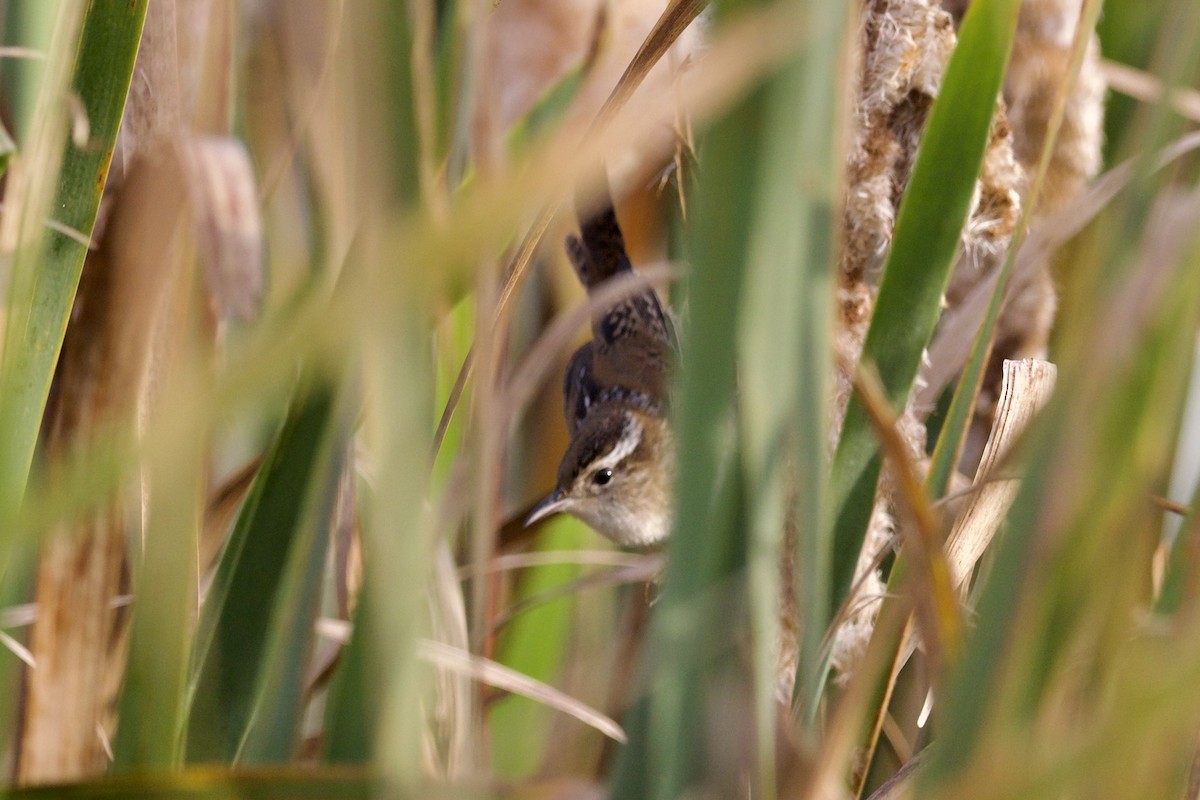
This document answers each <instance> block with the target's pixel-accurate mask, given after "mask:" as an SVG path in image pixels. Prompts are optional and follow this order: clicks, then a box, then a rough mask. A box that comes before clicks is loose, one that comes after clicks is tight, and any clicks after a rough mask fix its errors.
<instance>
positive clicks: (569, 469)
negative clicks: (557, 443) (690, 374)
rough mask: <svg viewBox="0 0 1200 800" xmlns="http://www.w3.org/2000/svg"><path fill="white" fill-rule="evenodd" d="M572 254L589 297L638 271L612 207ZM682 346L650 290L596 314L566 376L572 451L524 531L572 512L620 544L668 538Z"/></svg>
mask: <svg viewBox="0 0 1200 800" xmlns="http://www.w3.org/2000/svg"><path fill="white" fill-rule="evenodd" d="M567 254H568V255H569V256H570V259H571V264H572V265H573V266H574V267H575V273H576V274H577V275H578V276H579V280H580V281H581V282H582V283H583V285H584V288H586V289H587V290H588V292H589V293H590V292H591V291H592V290H594V289H595V288H596V287H597V286H599V285H600V284H601V283H602V282H604V281H605V280H608V279H609V278H612V277H614V276H617V275H621V274H623V273H626V272H631V271H632V270H633V266H632V265H631V264H630V262H629V255H628V254H627V253H626V250H625V239H624V237H623V236H622V234H621V228H620V226H619V225H618V224H617V216H616V213H615V212H614V211H613V209H612V207H611V205H610V206H609V207H608V208H606V209H604V210H603V211H601V212H600V213H598V214H596V215H594V216H592V217H590V218H588V219H586V220H584V221H583V223H582V224H581V226H580V236H578V237H576V236H568V237H567ZM678 349H679V345H678V342H677V340H676V338H675V328H674V326H673V325H672V323H671V319H670V317H668V316H667V314H666V313H665V312H664V311H663V307H662V304H661V303H659V300H658V295H657V294H655V292H654V290H653V289H646V290H645V291H642V292H639V293H637V294H634V295H632V296H631V297H628V298H626V299H624V300H622V301H620V302H619V303H617V304H616V305H613V306H611V307H609V308H606V309H604V310H603V311H602V312H600V313H599V314H596V315H595V316H593V318H592V339H591V341H588V342H586V343H584V344H583V345H582V346H581V347H580V348H579V349H578V350H576V351H575V354H574V355H573V356H571V361H570V362H569V363H568V364H567V371H566V374H565V375H564V378H563V406H564V407H563V410H564V412H565V414H566V418H567V432H568V434H569V435H570V445H569V446H568V447H567V452H566V454H565V455H564V456H563V458H562V462H561V463H560V464H559V466H558V480H557V483H556V485H555V487H554V491H553V492H552V493H551V494H550V496H549V497H547V498H546V499H545V500H543V501H542V502H541V503H540V504H538V506H537V507H536V508H535V509H534V510H533V513H532V514H530V516H529V519H528V520H526V522H525V524H526V525H531V524H533V523H534V522H537V521H538V520H540V519H543V518H545V517H547V516H549V515H550V514H556V513H558V512H560V511H565V512H567V513H569V514H572V515H574V516H576V517H578V518H579V519H581V520H583V521H584V522H586V523H587V524H588V525H590V526H591V527H592V528H594V529H595V530H596V531H597V532H598V533H601V534H603V535H604V536H607V537H608V538H609V539H612V540H613V541H614V542H616V543H617V544H621V545H626V546H631V547H648V546H650V545H654V544H657V543H659V542H661V541H662V540H663V539H665V538H666V537H667V535H668V534H669V533H670V532H671V502H672V484H673V480H674V473H675V445H674V441H673V439H672V438H671V431H670V427H669V425H668V421H667V414H668V396H667V395H668V389H669V386H670V374H671V370H672V369H673V368H674V365H675V361H676V356H677V353H678Z"/></svg>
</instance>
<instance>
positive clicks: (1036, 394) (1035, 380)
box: [946, 359, 1058, 593]
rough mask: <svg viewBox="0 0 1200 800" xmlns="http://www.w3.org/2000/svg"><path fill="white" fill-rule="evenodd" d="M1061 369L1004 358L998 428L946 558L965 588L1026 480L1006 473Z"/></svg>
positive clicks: (958, 583) (986, 449)
mask: <svg viewBox="0 0 1200 800" xmlns="http://www.w3.org/2000/svg"><path fill="white" fill-rule="evenodd" d="M1057 374H1058V371H1057V369H1056V368H1055V366H1054V365H1053V364H1051V363H1050V362H1048V361H1037V360H1033V359H1027V360H1024V361H1006V362H1004V383H1003V384H1002V388H1001V390H1000V400H999V403H998V405H997V407H996V417H995V421H994V422H993V424H992V432H991V435H990V436H989V437H988V440H987V444H986V445H985V446H984V449H983V458H982V460H981V461H980V463H979V470H978V471H977V472H976V474H975V491H974V492H972V494H971V495H970V499H969V500H968V501H967V505H966V508H965V509H963V513H962V514H961V515H960V516H959V518H958V521H957V522H956V523H955V524H954V528H953V529H952V530H951V532H950V537H949V539H947V541H946V558H947V560H948V561H949V563H950V569H951V571H952V572H953V575H954V584H955V586H956V587H957V588H958V590H959V592H960V593H961V592H963V591H964V590H965V589H966V586H967V583H968V580H969V579H970V577H971V571H972V570H973V569H974V568H975V564H976V562H978V561H979V558H980V556H982V555H983V553H984V551H985V550H987V547H988V545H989V544H990V543H991V541H992V539H993V538H994V537H995V535H996V531H997V530H999V529H1000V526H1001V524H1003V522H1004V518H1005V517H1006V516H1007V514H1008V509H1009V507H1010V506H1011V505H1012V502H1013V500H1014V499H1015V498H1016V494H1017V489H1018V488H1020V483H1021V482H1020V479H1019V478H1016V477H1008V476H1004V475H1003V474H1001V466H1002V464H1003V462H1004V460H1005V458H1006V457H1007V456H1008V454H1009V453H1010V452H1011V451H1012V447H1013V444H1014V443H1015V442H1016V441H1017V439H1018V438H1019V437H1020V435H1021V434H1022V433H1023V432H1024V431H1025V429H1026V428H1027V427H1028V426H1029V423H1030V421H1031V420H1032V419H1033V418H1034V417H1035V416H1036V415H1037V413H1038V411H1039V410H1041V409H1042V408H1043V407H1044V406H1045V405H1046V401H1048V400H1049V399H1050V395H1051V393H1052V392H1053V391H1054V382H1055V379H1056V377H1057Z"/></svg>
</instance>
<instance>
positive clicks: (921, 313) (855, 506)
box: [831, 0, 1020, 608]
mask: <svg viewBox="0 0 1200 800" xmlns="http://www.w3.org/2000/svg"><path fill="white" fill-rule="evenodd" d="M1019 7H1020V2H1019V0H976V1H975V2H973V3H971V5H970V8H969V9H968V11H967V14H966V16H965V18H964V19H963V23H962V27H961V28H960V29H959V38H958V46H957V47H956V48H955V50H954V54H953V55H952V56H951V58H950V63H949V65H948V66H947V68H946V74H945V76H944V78H943V79H942V86H941V89H940V91H939V92H938V97H937V100H935V101H934V104H933V107H932V108H931V109H930V112H929V119H928V120H927V122H926V124H925V132H924V134H923V135H922V137H921V144H920V147H919V149H918V150H917V157H916V163H915V164H914V166H913V171H912V177H911V178H910V179H909V182H908V188H907V189H906V190H905V192H904V198H903V200H902V201H901V203H900V211H899V214H898V216H897V219H896V231H895V236H894V237H893V239H892V248H891V250H890V251H889V253H888V257H887V262H886V264H885V266H884V271H883V280H882V283H881V285H880V288H879V296H878V298H877V300H876V303H875V311H874V313H873V315H872V317H871V325H870V328H869V329H868V331H867V338H866V342H865V344H864V347H863V356H862V358H863V360H864V361H866V362H869V363H872V364H874V365H875V367H876V368H877V369H878V371H879V377H880V379H881V380H882V382H883V386H884V388H885V389H886V390H887V393H888V397H889V399H890V400H891V402H892V406H893V408H894V409H895V410H896V411H900V410H902V409H903V407H904V404H905V401H906V400H907V398H908V394H909V391H910V390H911V389H912V384H913V380H914V379H915V377H916V375H917V370H918V369H919V367H920V364H921V354H922V352H924V350H925V348H926V347H927V346H928V344H929V339H930V337H931V336H932V334H933V330H934V327H935V326H936V324H937V320H938V315H939V313H940V310H941V299H942V295H943V294H944V293H945V289H946V283H947V281H948V280H949V277H950V269H951V267H952V265H953V263H954V256H955V252H956V250H957V249H958V243H959V237H960V234H961V232H962V227H963V224H964V222H965V220H966V216H967V211H968V209H969V207H970V202H971V196H972V193H973V192H974V190H975V178H976V176H977V175H978V173H979V168H980V165H981V164H982V161H983V154H984V151H985V148H986V145H987V141H988V133H989V130H990V127H991V122H992V116H993V114H994V113H995V110H996V97H997V95H998V94H999V92H1000V86H1001V82H1002V81H1003V78H1004V70H1005V66H1006V65H1007V63H1008V56H1009V52H1010V50H1011V47H1012V41H1013V36H1014V34H1015V32H1016V25H1017V12H1018V10H1019ZM879 469H880V458H879V447H878V443H877V442H876V440H875V434H874V432H873V431H872V429H871V423H870V420H869V418H868V416H867V413H866V410H865V408H864V407H863V405H862V402H861V401H860V400H859V399H858V398H857V397H853V398H851V400H850V404H849V406H848V408H847V410H846V419H845V423H844V424H843V427H842V434H841V439H840V440H839V442H838V448H837V452H836V454H835V456H834V461H833V474H832V479H831V480H832V484H831V496H832V503H833V513H834V533H833V537H834V538H833V584H832V590H833V593H832V596H831V601H832V606H831V607H832V608H837V607H838V606H839V605H840V604H841V602H842V601H843V600H844V599H845V597H846V594H847V592H848V591H849V588H850V581H851V579H852V577H853V574H854V565H855V563H856V562H857V559H858V554H859V551H860V550H861V549H862V543H863V537H864V535H865V533H866V528H867V522H868V520H869V519H870V515H871V508H872V506H873V504H874V498H875V484H876V482H877V480H878V478H879Z"/></svg>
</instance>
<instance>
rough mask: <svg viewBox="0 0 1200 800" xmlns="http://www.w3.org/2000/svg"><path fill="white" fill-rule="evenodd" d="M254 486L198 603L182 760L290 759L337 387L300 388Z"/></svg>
mask: <svg viewBox="0 0 1200 800" xmlns="http://www.w3.org/2000/svg"><path fill="white" fill-rule="evenodd" d="M307 383H308V385H305V386H302V387H301V388H300V389H299V390H298V391H297V394H296V396H295V399H294V400H293V406H292V409H291V411H290V413H289V414H288V418H287V420H286V421H285V422H284V424H283V427H282V428H281V429H280V431H279V434H278V436H277V437H276V439H275V442H274V443H273V444H272V446H271V450H270V452H269V453H268V455H267V457H266V459H265V460H264V461H263V464H262V466H261V467H260V469H259V473H258V475H257V476H256V478H255V481H254V486H253V487H252V489H251V491H250V495H249V497H248V498H247V499H246V502H245V505H244V506H243V508H242V511H241V514H240V516H239V518H238V521H237V524H236V525H235V527H234V529H233V532H232V534H231V535H230V539H229V541H228V543H227V544H226V546H225V549H224V551H223V553H222V555H221V560H220V562H219V564H218V567H217V574H216V577H215V578H214V580H213V585H212V588H211V589H210V590H209V594H208V598H207V600H206V601H205V604H204V609H203V616H202V618H201V621H200V626H199V630H198V634H197V646H196V650H195V667H194V675H193V679H192V686H191V689H190V691H189V696H190V707H189V716H188V731H187V759H188V761H191V762H225V763H232V762H238V761H243V760H244V761H246V762H247V763H263V762H283V761H287V760H288V758H289V757H290V755H291V750H292V747H293V745H294V743H295V738H296V735H297V728H298V717H299V712H300V706H301V702H302V699H303V690H304V684H303V680H304V669H305V666H306V665H307V663H308V654H309V651H310V648H311V639H312V635H313V624H314V622H315V617H316V611H317V608H318V601H319V599H320V584H319V581H320V577H321V575H322V572H323V570H324V566H325V551H326V544H327V542H328V534H329V526H330V522H331V518H332V512H333V503H334V499H335V497H336V494H337V487H338V482H339V480H340V475H341V470H342V466H343V461H344V458H343V454H344V452H345V448H346V439H345V436H346V434H345V431H344V422H342V421H341V420H340V419H339V417H340V416H345V414H344V412H341V413H339V410H338V408H337V405H338V400H337V390H336V389H335V387H333V386H332V385H330V384H329V383H328V382H327V381H326V380H315V381H309V382H307Z"/></svg>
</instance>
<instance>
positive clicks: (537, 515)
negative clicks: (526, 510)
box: [525, 489, 569, 528]
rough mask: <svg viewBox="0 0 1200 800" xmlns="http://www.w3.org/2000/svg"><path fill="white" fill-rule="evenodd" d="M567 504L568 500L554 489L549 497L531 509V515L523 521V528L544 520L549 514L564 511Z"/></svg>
mask: <svg viewBox="0 0 1200 800" xmlns="http://www.w3.org/2000/svg"><path fill="white" fill-rule="evenodd" d="M568 502H569V500H568V498H566V497H563V493H562V492H561V491H559V490H558V489H555V490H554V491H553V492H551V493H550V496H549V497H547V498H546V499H545V500H543V501H542V502H540V503H538V504H537V507H536V508H535V509H533V513H531V514H530V515H529V518H528V519H526V520H525V527H526V528H528V527H529V526H530V525H532V524H533V523H535V522H537V521H538V520H540V519H545V518H546V517H548V516H550V515H551V514H557V513H558V512H560V511H565V510H566V508H567V503H568Z"/></svg>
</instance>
